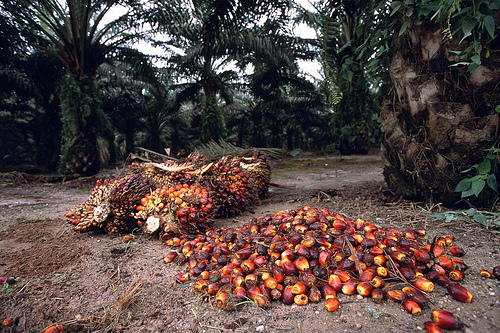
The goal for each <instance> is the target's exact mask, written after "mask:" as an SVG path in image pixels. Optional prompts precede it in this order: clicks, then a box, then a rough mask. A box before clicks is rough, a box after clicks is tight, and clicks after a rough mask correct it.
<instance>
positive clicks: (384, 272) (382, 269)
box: [377, 266, 389, 277]
mask: <svg viewBox="0 0 500 333" xmlns="http://www.w3.org/2000/svg"><path fill="white" fill-rule="evenodd" d="M388 274H389V272H388V271H387V269H386V268H385V267H384V266H378V267H377V275H378V276H380V277H386V276H387V275H388Z"/></svg>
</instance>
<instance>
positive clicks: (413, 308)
mask: <svg viewBox="0 0 500 333" xmlns="http://www.w3.org/2000/svg"><path fill="white" fill-rule="evenodd" d="M403 308H404V309H405V310H406V311H408V312H409V313H411V314H412V315H414V316H418V315H420V314H421V313H422V309H421V308H420V306H419V305H418V304H417V302H415V301H414V300H411V299H405V300H404V301H403Z"/></svg>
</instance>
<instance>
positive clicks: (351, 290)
mask: <svg viewBox="0 0 500 333" xmlns="http://www.w3.org/2000/svg"><path fill="white" fill-rule="evenodd" d="M357 285H358V281H357V280H356V279H354V278H352V279H349V280H347V281H346V282H344V285H343V286H342V292H343V293H344V294H346V295H354V294H356V287H357Z"/></svg>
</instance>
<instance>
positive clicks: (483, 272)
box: [479, 269, 493, 279]
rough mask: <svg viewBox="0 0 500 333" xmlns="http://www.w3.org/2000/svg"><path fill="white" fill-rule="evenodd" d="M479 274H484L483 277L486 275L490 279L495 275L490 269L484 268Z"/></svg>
mask: <svg viewBox="0 0 500 333" xmlns="http://www.w3.org/2000/svg"><path fill="white" fill-rule="evenodd" d="M479 274H480V275H481V276H482V277H485V278H488V279H491V278H492V277H493V274H491V272H490V271H488V270H486V269H482V270H481V271H480V272H479Z"/></svg>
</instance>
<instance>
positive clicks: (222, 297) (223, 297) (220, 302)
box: [215, 291, 229, 309]
mask: <svg viewBox="0 0 500 333" xmlns="http://www.w3.org/2000/svg"><path fill="white" fill-rule="evenodd" d="M228 298H229V294H228V293H227V292H225V291H219V292H218V293H217V295H215V305H216V306H217V307H218V308H220V309H224V308H226V305H228V304H229V301H228Z"/></svg>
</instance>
